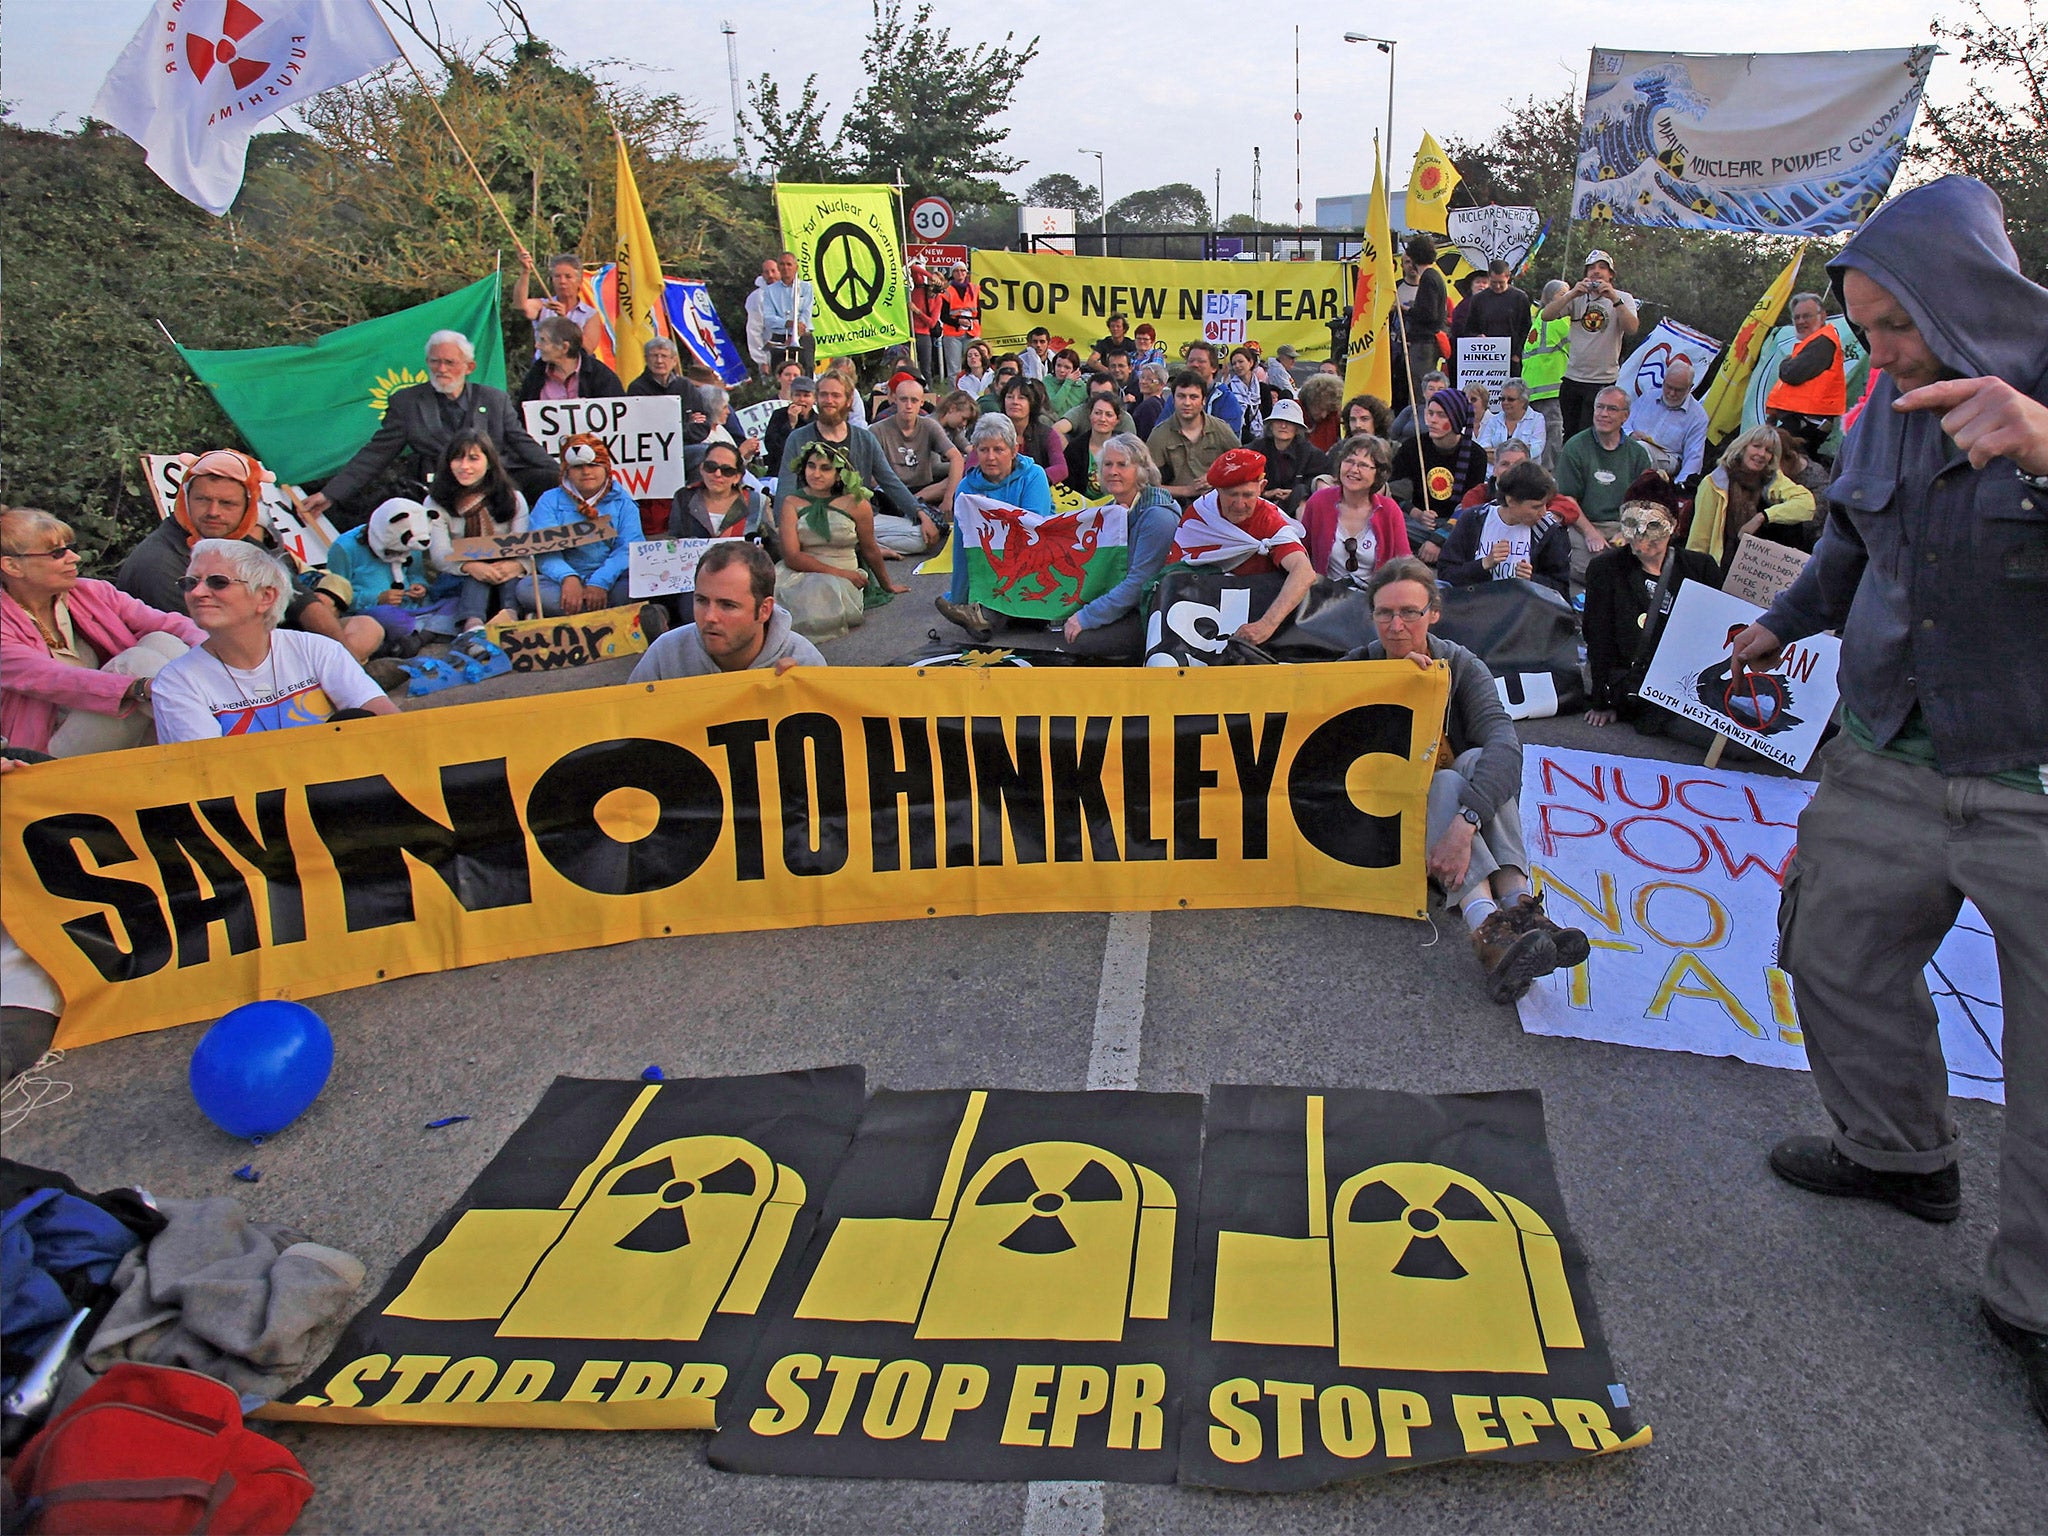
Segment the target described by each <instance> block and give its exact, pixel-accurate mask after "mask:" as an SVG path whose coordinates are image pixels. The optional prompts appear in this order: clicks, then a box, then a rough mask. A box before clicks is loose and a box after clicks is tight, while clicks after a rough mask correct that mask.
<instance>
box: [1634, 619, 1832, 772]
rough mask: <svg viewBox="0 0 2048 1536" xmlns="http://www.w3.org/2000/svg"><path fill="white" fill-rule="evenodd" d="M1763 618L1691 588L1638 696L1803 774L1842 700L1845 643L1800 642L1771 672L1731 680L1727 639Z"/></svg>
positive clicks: (1826, 639) (1828, 639) (1820, 638)
mask: <svg viewBox="0 0 2048 1536" xmlns="http://www.w3.org/2000/svg"><path fill="white" fill-rule="evenodd" d="M1763 612H1764V611H1763V609H1761V608H1759V607H1757V605H1756V604H1755V603H1745V602H1744V601H1743V600H1742V599H1741V598H1739V597H1734V596H1731V595H1730V594H1728V593H1726V592H1722V591H1718V590H1716V589H1715V588H1713V587H1710V586H1708V585H1706V584H1705V583H1704V582H1698V581H1688V582H1686V583H1685V584H1684V585H1683V586H1681V587H1680V588H1679V589H1678V601H1677V602H1675V603H1673V604H1672V605H1671V617H1670V618H1669V619H1668V620H1666V621H1665V624H1664V633H1663V634H1662V635H1660V636H1658V639H1657V654H1656V655H1654V656H1652V657H1651V658H1650V665H1649V668H1648V669H1647V670H1646V671H1645V673H1644V675H1643V685H1642V687H1641V688H1640V689H1639V690H1638V691H1639V692H1640V693H1641V694H1642V696H1643V697H1644V698H1645V699H1647V700H1649V702H1650V703H1652V704H1661V705H1662V706H1663V707H1664V708H1666V709H1668V710H1670V711H1671V712H1672V713H1673V714H1678V715H1683V716H1685V717H1686V719H1688V720H1697V721H1698V722H1699V723H1700V724H1701V725H1704V726H1705V727H1706V728H1707V729H1708V730H1710V731H1718V732H1719V733H1720V734H1721V735H1723V736H1726V737H1727V738H1728V739H1729V740H1730V741H1732V742H1734V743H1736V744H1737V745H1738V746H1744V747H1747V748H1749V750H1750V751H1752V752H1754V753H1756V754H1757V755H1758V756H1759V757H1767V758H1769V759H1770V760H1771V761H1772V762H1774V763H1779V764H1782V765H1783V766H1784V767H1787V768H1790V769H1791V770H1792V771H1793V772H1794V773H1798V772H1799V771H1801V770H1802V769H1804V768H1805V767H1806V765H1807V762H1808V761H1809V760H1810V759H1811V758H1812V757H1813V753H1814V749H1815V748H1816V747H1818V746H1819V745H1820V733H1821V732H1822V731H1824V730H1826V729H1827V723H1828V720H1829V719H1830V718H1831V717H1832V716H1833V714H1834V712H1835V705H1836V703H1837V702H1838V701H1839V699H1840V698H1841V694H1840V692H1839V691H1838V689H1837V686H1836V681H1835V673H1836V671H1837V669H1838V668H1839V667H1840V666H1841V661H1842V642H1841V641H1839V640H1837V639H1835V638H1834V637H1833V636H1832V635H1813V636H1811V637H1809V638H1808V639H1805V640H1796V641H1794V642H1793V643H1792V644H1790V645H1788V646H1786V647H1785V650H1784V654H1783V655H1781V656H1780V657H1779V658H1778V660H1777V663H1776V664H1775V665H1774V666H1772V668H1771V670H1770V671H1768V672H1748V671H1745V672H1744V673H1743V675H1742V676H1741V677H1739V678H1736V677H1732V676H1731V675H1730V669H1729V664H1728V637H1729V636H1730V635H1732V634H1734V633H1735V631H1737V630H1738V629H1741V628H1743V627H1744V626H1745V625H1748V624H1753V623H1755V622H1756V621H1757V620H1758V619H1760V618H1762V617H1763Z"/></svg>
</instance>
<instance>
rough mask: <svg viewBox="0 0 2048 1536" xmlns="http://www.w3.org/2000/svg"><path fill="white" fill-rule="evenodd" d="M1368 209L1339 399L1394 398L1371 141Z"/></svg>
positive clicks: (1389, 261)
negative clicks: (1365, 396)
mask: <svg viewBox="0 0 2048 1536" xmlns="http://www.w3.org/2000/svg"><path fill="white" fill-rule="evenodd" d="M1373 149H1374V154H1373V168H1372V203H1371V205H1370V207H1369V208H1368V209H1367V211H1366V215H1365V243H1364V244H1363V245H1361V246H1360V247H1359V248H1358V291H1357V293H1356V295H1355V297H1354V299H1353V303H1352V307H1351V344H1350V347H1349V348H1348V349H1347V351H1346V353H1345V363H1344V396H1345V398H1346V399H1347V400H1348V399H1349V398H1351V397H1352V396H1353V395H1378V396H1379V397H1380V398H1381V399H1382V400H1391V399H1393V397H1394V348H1393V337H1392V335H1391V334H1390V328H1391V318H1390V317H1391V315H1392V313H1393V308H1394V231H1393V228H1392V221H1391V219H1390V218H1389V216H1388V212H1387V178H1386V174H1385V167H1384V165H1383V164H1382V162H1381V160H1380V157H1379V154H1378V149H1379V140H1378V137H1377V136H1375V137H1374V140H1373Z"/></svg>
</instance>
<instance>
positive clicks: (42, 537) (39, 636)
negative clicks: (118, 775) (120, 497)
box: [0, 507, 206, 757]
mask: <svg viewBox="0 0 2048 1536" xmlns="http://www.w3.org/2000/svg"><path fill="white" fill-rule="evenodd" d="M205 638H206V632H205V631H204V630H202V629H200V627H199V626H198V625H196V624H194V623H193V622H192V621H191V620H190V619H188V618H187V617H186V616H185V615H184V614H182V613H163V612H160V611H159V610H157V609H155V608H152V607H150V606H149V605H148V604H146V603H140V602H137V601H136V600H135V599H134V598H132V597H130V596H129V595H128V594H127V593H125V592H123V591H121V590H120V589H119V588H117V587H115V586H113V585H112V584H111V583H109V582H104V581H84V580H81V579H80V578H79V575H78V546H77V543H76V541H75V539H74V537H73V535H72V532H71V529H70V527H69V526H68V525H66V524H65V523H64V522H63V521H61V520H60V519H58V518H55V517H52V516H51V515H50V514H49V513H47V512H39V511H36V510H34V509H33V508H30V507H10V508H8V509H7V510H5V511H0V737H5V738H6V740H7V742H8V744H9V745H10V746H16V747H30V748H33V749H34V750H36V751H38V752H48V753H50V754H51V755H52V756H55V757H80V756H83V755H84V754H86V753H88V752H111V751H117V750H119V749H121V748H123V747H140V746H147V745H149V744H150V743H152V742H153V741H154V740H155V739H156V722H155V721H154V720H153V719H152V718H151V716H150V713H149V682H150V679H151V678H153V677H154V676H156V674H157V673H158V672H159V671H160V670H161V669H162V668H163V667H164V666H165V665H167V664H168V663H170V662H172V661H175V660H177V658H178V657H180V656H182V655H184V654H185V652H186V651H188V650H190V649H191V648H192V647H193V646H195V645H197V644H199V642H200V641H202V640H204V639H205Z"/></svg>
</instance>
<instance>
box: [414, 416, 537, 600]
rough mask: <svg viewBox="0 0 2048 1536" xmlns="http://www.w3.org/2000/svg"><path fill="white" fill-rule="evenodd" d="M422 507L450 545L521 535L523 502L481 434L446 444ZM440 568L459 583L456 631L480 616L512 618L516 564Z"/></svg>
mask: <svg viewBox="0 0 2048 1536" xmlns="http://www.w3.org/2000/svg"><path fill="white" fill-rule="evenodd" d="M427 505H428V506H429V507H430V508H432V509H434V510H436V511H438V512H439V513H440V514H441V517H442V519H443V520H444V522H445V524H446V526H447V529H448V540H449V542H450V543H451V544H452V543H453V542H454V541H455V540H457V539H479V538H502V537H504V536H505V535H507V534H513V533H524V532H526V498H525V497H524V496H522V495H520V494H519V491H518V490H517V488H515V487H514V486H513V484H512V477H511V476H510V475H508V474H506V473H505V466H504V465H503V464H501V463H500V462H499V461H498V447H497V444H495V443H493V442H492V441H491V440H490V438H488V437H486V436H485V435H484V434H483V433H481V432H458V433H456V434H455V435H454V436H453V437H451V438H449V439H448V447H447V449H446V451H445V452H443V453H442V455H441V464H440V467H439V468H438V469H436V470H435V471H434V483H433V485H432V487H431V488H430V489H429V491H428V493H427ZM445 568H452V569H453V570H454V571H455V573H456V574H457V575H458V576H460V577H461V578H462V589H461V591H460V592H458V593H457V594H456V600H455V618H456V627H457V628H458V629H473V628H475V627H476V626H477V625H479V624H481V623H483V622H484V618H485V616H486V615H489V616H491V617H492V618H494V619H499V620H503V619H513V618H517V617H518V615H517V614H515V613H514V612H513V611H512V583H514V582H515V581H517V580H518V579H519V577H520V575H521V574H522V573H523V572H524V571H525V569H526V567H525V566H524V565H523V564H522V563H521V562H520V561H519V560H517V559H512V558H506V559H502V560H462V559H456V560H454V561H452V562H451V566H450V567H445Z"/></svg>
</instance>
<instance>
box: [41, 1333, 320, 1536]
mask: <svg viewBox="0 0 2048 1536" xmlns="http://www.w3.org/2000/svg"><path fill="white" fill-rule="evenodd" d="M7 1483H8V1487H9V1489H10V1490H11V1491H12V1492H13V1494H14V1495H15V1499H16V1500H17V1501H18V1504H17V1507H16V1509H15V1511H14V1513H15V1518H16V1521H18V1522H19V1523H18V1525H17V1527H16V1528H17V1529H19V1530H22V1531H29V1532H36V1533H47V1536H72V1533H81V1536H82V1533H93V1532H103V1531H104V1532H134V1533H136V1536H154V1533H157V1532H178V1533H181V1536H182V1533H184V1532H196V1531H207V1532H252V1533H270V1532H284V1531H288V1530H290V1529H291V1527H292V1522H293V1521H295V1520H297V1519H298V1518H299V1511H300V1510H302V1509H304V1508H305V1507H306V1501H307V1500H308V1499H310V1498H312V1497H313V1480H312V1479H311V1478H309V1477H307V1476H306V1472H305V1469H304V1468H303V1467H301V1466H300V1465H299V1462H298V1458H297V1457H295V1456H293V1455H292V1453H291V1452H290V1451H288V1450H286V1449H285V1448H284V1447H283V1446H281V1445H279V1444H278V1443H277V1442H276V1441H275V1440H269V1439H266V1438H265V1437H264V1436H262V1435H259V1434H257V1433H256V1432H255V1431H254V1430H251V1429H248V1428H246V1427H244V1425H243V1423H242V1405H241V1399H240V1398H239V1397H238V1396H237V1395H236V1394H235V1391H234V1389H233V1388H231V1387H229V1386H228V1385H227V1384H226V1383H225V1382H220V1381H216V1380H214V1379H213V1378H212V1377H211V1376H202V1375H200V1374H199V1373H198V1372H196V1371H184V1370H177V1369H175V1368H173V1367H170V1366H163V1365H135V1364H130V1363H126V1362H124V1363H122V1364H120V1365H116V1366H114V1367H113V1368H112V1369H110V1370H109V1371H108V1372H107V1373H106V1375H104V1376H102V1377H101V1378H100V1379H99V1380H98V1381H97V1382H96V1383H94V1384H93V1386H92V1388H91V1390H90V1391H88V1392H86V1393H85V1394H84V1395H83V1396H82V1397H80V1398H79V1399H78V1401H77V1402H75V1403H73V1404H72V1405H71V1406H70V1407H69V1408H67V1409H65V1410H64V1411H63V1412H62V1413H60V1414H59V1415H57V1417H56V1418H54V1419H52V1420H51V1421H50V1422H49V1423H48V1424H45V1425H44V1426H43V1427H42V1429H40V1430H39V1431H37V1433H36V1436H35V1438H34V1439H32V1440H30V1441H29V1443H28V1444H27V1445H26V1446H24V1447H23V1448H22V1452H21V1454H20V1455H19V1456H17V1457H16V1458H15V1460H14V1464H13V1465H12V1466H11V1467H9V1468H8V1469H7Z"/></svg>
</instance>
